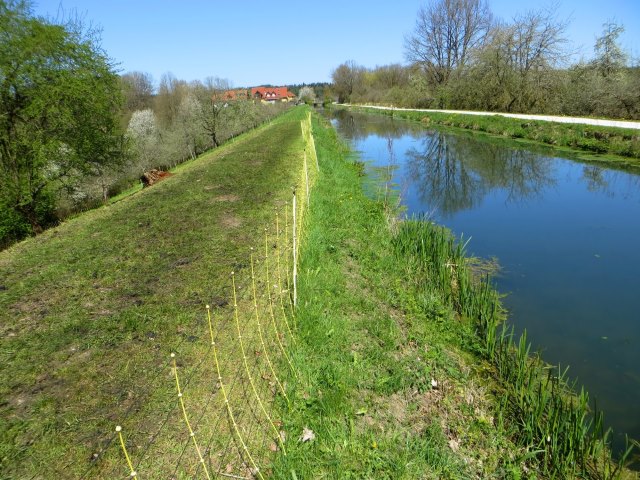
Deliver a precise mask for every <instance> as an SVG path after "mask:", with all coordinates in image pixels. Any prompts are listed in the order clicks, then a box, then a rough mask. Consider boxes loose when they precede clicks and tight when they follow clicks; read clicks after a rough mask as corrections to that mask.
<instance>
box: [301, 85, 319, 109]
mask: <svg viewBox="0 0 640 480" xmlns="http://www.w3.org/2000/svg"><path fill="white" fill-rule="evenodd" d="M298 98H299V99H300V101H301V102H304V103H307V104H310V105H313V103H314V102H315V101H316V92H315V91H314V90H313V88H312V87H307V86H304V87H302V88H301V89H300V93H298Z"/></svg>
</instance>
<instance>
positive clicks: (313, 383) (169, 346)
mask: <svg viewBox="0 0 640 480" xmlns="http://www.w3.org/2000/svg"><path fill="white" fill-rule="evenodd" d="M307 112H308V109H306V108H300V109H296V110H293V111H291V112H290V113H288V114H287V115H285V116H283V117H280V118H279V119H278V120H276V121H275V122H272V123H271V124H269V125H267V126H265V127H262V128H260V129H258V130H256V131H254V132H251V133H249V134H246V135H245V136H244V137H243V138H241V139H238V140H237V141H235V142H233V143H232V144H230V145H227V146H225V147H222V148H220V149H218V150H216V151H215V152H213V153H210V154H207V155H204V156H203V157H201V158H199V159H197V160H196V161H194V162H190V163H188V164H186V165H184V166H182V167H181V168H180V169H178V171H177V172H176V175H174V176H173V177H171V178H169V179H167V180H165V181H163V182H162V183H160V184H158V185H156V186H154V187H152V188H150V189H145V190H143V191H141V192H138V193H136V194H134V195H132V196H130V197H127V198H125V199H123V200H121V201H119V202H117V203H115V204H112V205H110V206H107V207H103V208H100V209H97V210H94V211H91V212H88V213H86V214H84V215H81V216H78V217H76V218H74V219H72V220H70V221H68V222H66V223H65V224H63V225H61V226H60V227H57V228H55V229H52V230H50V231H48V232H46V233H44V234H43V235H41V236H39V237H36V238H33V239H29V240H27V241H25V242H22V243H20V244H18V245H15V246H13V247H12V248H10V249H8V250H6V251H4V252H1V253H0V284H1V285H2V288H0V312H2V313H0V315H1V320H2V321H1V323H0V325H1V327H0V329H1V332H0V333H1V334H2V337H1V340H0V348H1V350H0V352H1V354H2V358H1V360H2V363H3V368H2V370H1V371H0V398H2V403H1V404H0V414H1V415H0V461H1V465H0V477H1V478H7V479H22V478H124V477H126V476H127V474H128V473H129V469H128V467H127V465H126V462H125V460H124V456H123V454H122V452H121V450H120V448H119V445H118V444H117V437H116V435H115V434H114V427H115V425H117V424H120V425H122V426H123V428H124V434H125V439H126V445H127V449H128V451H129V454H130V455H131V457H132V460H133V463H134V467H135V468H136V470H137V471H138V473H139V475H140V477H139V478H178V479H187V478H206V476H205V475H204V471H203V470H202V468H201V467H200V464H199V461H198V458H197V454H196V451H195V449H194V448H193V447H192V445H191V440H190V438H189V434H188V429H187V427H186V426H185V422H184V419H183V418H182V414H181V411H180V408H179V407H178V400H177V396H176V387H175V378H174V374H175V371H174V370H173V369H172V364H171V360H170V358H169V354H170V353H171V352H175V353H176V355H177V367H178V368H177V370H178V373H179V377H180V383H181V386H182V391H183V392H184V398H183V399H184V401H185V406H186V411H187V413H188V417H189V421H190V423H191V425H192V426H193V430H194V431H195V437H196V438H197V441H198V443H199V444H200V445H201V446H202V451H203V452H204V456H205V458H206V464H207V465H208V468H209V471H211V472H221V473H231V474H233V475H237V476H241V477H245V478H249V477H250V476H251V468H252V464H251V462H250V461H249V459H248V457H247V456H246V455H243V454H242V453H241V452H242V445H240V441H239V438H238V436H237V435H236V434H235V430H234V427H233V426H232V424H231V422H229V415H227V410H226V406H225V402H224V401H223V395H221V394H222V393H223V387H224V393H225V394H226V395H227V396H228V398H229V400H230V402H229V405H231V408H232V409H233V414H234V419H235V421H236V423H237V426H238V431H240V434H241V436H242V439H243V441H244V442H245V443H246V444H247V446H248V449H249V451H250V452H251V455H252V457H253V458H254V459H255V460H256V461H257V464H258V465H259V466H260V472H261V474H262V475H264V477H272V478H283V479H285V478H286V479H306V478H339V479H344V478H346V479H348V478H389V479H409V478H433V479H436V478H451V479H458V478H501V479H502V478H512V479H520V478H547V477H549V478H554V477H555V478H564V477H571V476H574V475H575V474H576V472H578V474H580V473H582V471H581V470H575V469H574V467H575V464H576V463H578V464H579V465H580V467H581V468H582V466H588V467H589V468H588V469H583V470H588V471H587V472H586V473H585V474H584V475H583V477H586V478H607V477H608V476H611V473H613V472H612V468H615V467H614V466H613V464H611V463H610V461H609V457H608V453H607V451H606V448H601V447H599V445H600V444H597V443H591V444H588V443H580V442H581V441H582V440H581V439H584V438H587V437H585V436H584V435H585V433H584V432H587V434H588V432H589V428H588V425H586V424H585V423H583V422H582V421H583V420H584V417H583V416H582V414H583V413H584V411H585V410H584V408H583V406H584V405H583V404H584V403H585V398H586V397H584V396H578V397H575V396H574V395H573V394H572V393H571V392H570V391H569V390H568V389H567V388H566V382H564V381H563V379H562V378H558V377H562V375H556V374H555V373H554V376H553V377H548V379H549V380H546V378H545V377H544V376H542V375H540V372H542V371H544V370H545V369H546V368H547V367H546V365H544V364H542V363H541V362H539V361H538V360H537V359H536V358H535V357H533V358H532V357H531V356H530V355H529V349H528V345H527V343H526V340H523V341H522V342H521V343H520V344H519V345H514V344H513V342H511V337H510V336H509V332H508V330H501V329H500V328H499V327H498V324H499V321H500V320H501V318H502V312H501V309H500V307H499V304H498V298H497V294H496V293H495V292H494V291H493V289H492V288H491V287H490V285H489V284H488V283H486V282H482V281H480V280H478V279H477V278H476V276H474V275H472V273H471V272H470V271H469V269H468V268H467V261H466V259H465V257H464V249H463V248H462V247H461V246H460V245H459V244H458V243H457V242H456V241H455V239H454V238H453V237H452V236H451V234H450V233H449V232H447V231H446V230H444V229H441V228H439V227H436V226H433V225H431V224H428V223H426V222H418V221H416V222H403V223H401V224H398V223H397V222H396V221H395V220H393V218H392V217H389V216H388V213H389V212H388V211H387V209H386V206H385V205H386V204H387V202H388V201H389V199H388V198H386V195H385V198H381V199H380V200H379V201H377V200H375V199H373V198H372V195H371V194H369V195H365V193H364V192H365V191H368V192H375V190H376V183H375V181H373V183H371V184H369V185H367V188H366V189H363V181H365V180H364V179H363V173H362V166H361V164H360V163H359V162H358V161H354V160H353V157H351V153H350V152H349V151H348V149H347V148H346V147H345V145H344V144H343V143H342V142H341V141H340V140H339V139H338V138H337V136H336V133H335V131H334V130H333V129H332V128H331V127H330V126H329V125H328V124H327V123H325V122H323V121H321V120H319V119H318V118H314V123H313V127H314V137H315V143H316V149H317V153H318V161H319V167H320V173H319V174H318V175H317V178H316V175H315V172H312V175H311V177H312V178H313V179H314V180H315V187H314V188H313V190H312V191H311V197H310V203H309V208H308V210H307V211H306V213H305V215H304V224H305V225H304V229H303V234H302V238H301V240H302V247H301V249H300V256H301V257H300V258H301V263H300V265H299V269H298V272H299V280H298V282H299V283H298V290H297V292H298V302H299V303H298V307H297V309H296V315H295V318H291V317H285V316H283V315H280V314H279V313H277V314H276V315H275V316H274V317H273V318H275V317H277V318H276V319H275V320H273V323H274V324H275V325H276V329H278V328H279V332H280V333H279V334H278V333H276V334H274V333H271V334H270V336H269V337H268V341H267V343H266V345H264V346H262V345H261V343H260V342H259V340H258V337H259V335H260V332H261V328H264V332H267V330H269V329H270V328H271V327H270V326H269V324H270V317H271V316H270V314H269V311H270V305H269V300H268V297H269V294H271V295H274V300H276V302H275V304H274V306H275V307H276V308H275V310H276V311H277V310H278V308H277V307H278V303H279V302H278V301H277V300H283V303H282V304H281V305H280V306H281V307H282V309H284V310H285V311H288V310H287V309H288V308H289V305H288V303H287V302H288V301H289V299H290V293H291V289H290V288H286V289H285V287H284V284H285V283H290V282H291V278H290V277H288V278H286V279H284V278H283V279H281V280H276V276H277V275H274V267H275V268H276V269H277V260H278V259H279V260H281V263H282V264H283V267H287V266H289V265H287V264H288V263H289V262H290V257H289V256H287V255H285V253H284V251H285V250H286V248H287V247H288V246H290V245H291V239H290V237H289V236H288V235H285V229H284V225H283V222H282V215H280V217H279V218H280V223H279V226H278V228H277V229H276V228H275V226H274V215H275V212H280V213H282V212H283V211H284V212H289V213H288V214H287V213H285V216H288V225H287V226H288V227H289V228H290V226H291V224H290V222H291V216H290V210H287V209H286V205H288V204H289V202H290V200H291V191H292V188H293V187H295V188H296V191H297V193H298V199H299V209H300V211H299V214H300V213H301V212H302V207H303V206H304V203H305V198H306V194H305V193H306V192H305V191H304V190H305V189H304V188H302V187H303V185H304V182H303V180H302V179H303V178H305V177H306V175H305V174H304V170H302V165H303V158H304V156H303V149H304V148H305V144H304V141H303V136H302V131H301V126H300V120H302V119H303V118H305V117H306V115H307ZM308 161H309V162H311V161H312V160H311V157H308ZM265 228H266V229H267V231H266V234H267V235H268V238H267V239H266V241H265V236H264V235H265V230H264V229H265ZM276 234H279V235H276ZM251 248H253V249H254V250H251ZM262 252H265V254H264V255H263V253H262ZM277 255H280V257H278V256H277ZM267 256H268V257H269V258H270V264H269V270H270V272H271V276H270V277H269V278H267V276H266V271H267V265H266V262H265V257H267ZM252 258H253V260H254V262H253V264H254V265H253V266H255V278H256V290H257V293H256V296H255V297H254V296H253V292H252V290H253V288H252V286H253V285H252V283H253V282H252V281H251V270H252V268H251V267H252V261H251V259H252ZM274 258H275V260H276V261H275V262H274ZM274 263H275V265H274ZM231 271H234V272H235V279H236V283H237V286H238V288H237V295H238V301H237V303H238V317H237V320H236V316H235V314H234V313H235V312H234V308H233V304H234V303H235V301H234V300H233V290H232V289H231V281H230V272H231ZM282 271H283V272H284V271H287V272H288V271H290V269H288V268H283V270H282ZM275 272H277V270H275ZM276 282H277V284H278V287H277V288H276V287H274V284H275V283H276ZM254 303H255V304H257V305H258V306H257V309H256V310H257V311H258V315H254V314H255V313H256V310H254ZM206 304H209V305H212V306H213V307H214V317H213V320H214V325H213V330H214V332H215V342H216V350H215V351H216V353H217V356H218V358H219V360H220V364H221V371H220V374H221V377H222V379H223V380H222V383H220V382H219V381H217V377H218V372H217V369H216V367H215V362H214V361H213V355H212V353H213V351H212V347H211V344H210V338H209V330H208V322H207V316H206V311H205V305H206ZM285 318H287V319H288V320H291V321H292V324H293V325H294V330H295V336H294V338H295V339H294V338H290V337H288V336H287V335H286V330H285V328H286V327H285V325H284V319H285ZM259 323H260V324H261V325H262V327H261V326H260V325H259ZM238 327H240V328H238ZM237 330H240V335H241V336H242V339H243V342H245V343H244V345H245V357H246V363H247V364H248V369H249V370H250V375H252V379H253V381H254V382H255V383H256V384H257V385H256V389H257V393H258V396H259V397H261V398H262V399H263V400H264V401H265V404H266V408H267V410H268V413H269V415H270V416H271V419H272V420H273V425H270V424H269V422H267V421H266V418H265V416H264V415H262V413H260V409H259V408H258V407H257V404H258V403H259V402H257V401H256V400H255V394H254V392H253V391H252V390H253V387H252V386H251V382H250V381H248V376H247V374H246V372H245V368H244V363H245V360H244V359H243V356H242V354H241V352H240V349H239V336H238V332H237ZM280 342H281V343H282V344H283V348H284V350H285V351H286V354H287V355H286V356H285V355H284V354H278V352H279V348H280V347H279V343H280ZM267 353H268V354H270V355H271V358H273V362H274V364H275V367H276V377H274V376H273V374H272V372H270V371H269V369H267V367H266V365H265V362H264V359H265V357H266V355H267ZM287 356H288V357H289V358H290V360H291V365H292V367H293V368H290V365H289V362H288V361H287ZM293 372H295V373H293ZM552 372H553V371H552ZM532 380H533V383H532ZM279 382H280V384H281V386H282V388H283V389H284V390H285V392H286V398H285V396H284V395H282V394H279V393H278V392H279V388H280V385H279ZM544 382H547V386H548V387H549V388H547V387H544V388H542V387H540V388H538V385H543V386H544V385H545V383H544ZM532 385H535V387H532ZM558 393H559V394H558ZM576 399H577V407H576V408H574V407H572V402H575V401H576ZM549 405H550V406H549ZM581 405H582V406H581ZM549 426H550V427H549ZM523 427H524V428H523ZM548 427H549V428H548ZM274 428H275V429H276V430H279V431H281V432H282V434H283V435H284V437H285V438H286V441H285V442H284V443H285V446H286V450H287V452H286V453H287V454H286V455H284V452H282V451H281V450H280V453H277V454H276V453H275V452H276V451H277V450H279V449H278V446H277V444H276V442H275V439H274V436H275V435H274V432H273V429H274ZM305 429H306V431H307V437H309V436H310V435H309V432H313V436H314V438H313V439H310V440H309V441H302V437H303V436H304V432H305ZM571 429H574V430H576V431H575V432H574V433H571ZM580 429H582V430H580ZM595 430H596V431H597V430H598V428H597V426H596V428H595ZM591 431H593V429H592V430H591ZM567 432H569V433H571V434H570V435H568V434H567ZM548 435H551V436H552V439H553V441H552V442H549V443H551V444H552V445H553V448H547V447H546V446H544V445H540V439H541V438H544V439H546V437H547V436H548ZM598 438H599V437H598ZM576 439H577V440H578V441H577V449H576V448H574V447H572V445H574V446H575V444H576ZM567 443H569V444H572V445H569V446H567ZM594 445H595V447H597V448H595V447H593V446H594ZM557 446H561V447H562V448H556V447H557ZM592 447H593V448H592ZM572 448H573V449H572ZM576 452H578V453H579V454H581V455H582V457H579V456H577V454H576ZM595 457H598V462H599V463H596V462H595ZM570 460H576V462H575V463H574V464H572V463H571V462H570ZM563 462H564V463H563Z"/></svg>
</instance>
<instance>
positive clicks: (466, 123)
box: [338, 107, 640, 168]
mask: <svg viewBox="0 0 640 480" xmlns="http://www.w3.org/2000/svg"><path fill="white" fill-rule="evenodd" d="M338 108H340V107H338ZM349 108H352V109H354V110H359V111H365V112H367V113H374V114H378V115H388V116H394V117H398V118H404V119H408V120H416V121H419V122H422V123H423V124H425V125H441V126H445V127H454V128H462V129H466V130H473V131H476V132H483V133H487V134H490V135H496V136H501V137H507V138H513V139H516V140H519V141H526V142H531V143H537V144H542V145H546V146H552V147H554V148H556V149H559V150H568V151H571V152H574V153H575V152H578V153H579V154H582V156H583V158H585V159H586V160H588V161H597V162H604V163H613V164H615V165H617V166H622V167H636V168H637V167H640V131H639V130H633V129H624V128H613V127H600V126H594V125H581V124H567V123H557V122H545V121H539V120H538V121H536V120H521V119H517V118H508V117H503V116H499V115H488V116H482V115H463V114H454V113H437V112H417V111H405V110H394V109H377V108H365V107H349Z"/></svg>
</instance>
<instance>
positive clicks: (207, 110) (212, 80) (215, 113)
mask: <svg viewBox="0 0 640 480" xmlns="http://www.w3.org/2000/svg"><path fill="white" fill-rule="evenodd" d="M229 88H230V83H229V80H227V79H224V78H218V77H207V78H206V79H205V81H204V84H202V83H200V84H197V85H196V86H195V92H196V96H197V98H198V100H199V107H200V108H199V110H198V119H199V121H200V123H201V125H202V128H204V130H205V132H207V134H208V135H209V138H211V144H212V146H213V147H214V148H215V147H217V146H218V145H220V143H221V139H220V137H221V135H220V133H221V130H222V128H223V127H224V125H225V120H224V117H225V113H228V112H227V110H226V107H227V106H228V101H227V99H225V95H224V94H225V92H226V91H228V90H229Z"/></svg>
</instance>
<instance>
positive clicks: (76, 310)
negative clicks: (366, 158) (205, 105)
mask: <svg viewBox="0 0 640 480" xmlns="http://www.w3.org/2000/svg"><path fill="white" fill-rule="evenodd" d="M304 114H305V111H304V110H301V109H296V110H293V111H291V112H289V113H288V114H286V115H284V116H283V117H281V118H279V119H278V120H277V121H275V122H273V123H271V124H269V125H268V126H265V127H261V128H260V129H258V130H256V131H254V132H251V133H249V134H247V135H245V136H244V137H243V138H242V139H238V140H236V141H234V142H233V143H231V144H229V145H227V146H224V147H221V148H219V149H217V150H215V151H214V152H212V153H209V154H206V155H204V156H202V157H201V158H199V159H198V160H197V161H194V162H190V163H189V164H188V165H184V166H182V167H181V168H180V169H178V171H177V172H176V174H175V175H174V176H173V177H171V178H169V179H167V180H165V181H163V182H161V183H160V184H158V185H157V186H154V187H151V188H149V189H145V190H143V191H141V192H138V193H137V194H135V195H132V196H130V197H128V198H125V199H123V200H121V201H119V202H117V203H114V204H112V205H110V206H107V207H103V208H99V209H97V210H93V211H90V212H87V213H85V214H83V215H80V216H78V217H76V218H74V219H71V220H69V221H67V222H65V223H64V224H62V225H61V226H59V227H56V228H54V229H51V230H49V231H47V232H45V233H44V234H42V235H40V236H38V237H36V238H32V239H28V240H26V241H24V242H22V243H20V244H17V245H15V246H13V247H11V248H9V249H8V250H6V251H3V252H1V253H0V284H1V285H2V289H0V312H1V313H0V320H1V321H0V325H1V327H0V330H1V335H2V336H1V340H0V351H1V360H2V364H3V367H2V369H1V371H0V398H2V403H1V404H0V418H1V420H0V461H1V466H0V477H2V478H15V479H18V478H45V477H47V478H54V477H55V478H81V477H82V476H83V475H84V476H85V477H84V478H118V477H122V476H125V475H126V473H127V468H126V464H125V462H124V458H123V456H122V454H121V452H120V451H119V449H118V446H117V445H116V442H114V427H115V425H116V424H121V425H122V426H123V428H124V432H125V436H126V438H127V442H128V444H129V447H130V454H131V456H132V457H133V459H134V461H135V462H136V463H137V464H138V463H139V471H140V475H141V476H142V475H144V478H169V477H170V476H171V475H182V474H183V473H181V472H184V474H185V475H187V477H190V476H191V475H192V474H193V472H194V471H195V470H193V468H194V467H193V465H197V461H195V462H194V456H195V452H192V451H191V450H190V449H188V450H185V452H186V453H185V452H183V449H184V448H185V446H186V445H188V444H189V438H188V434H187V433H186V427H185V426H184V423H183V421H182V417H181V416H180V414H179V410H177V409H176V394H175V384H174V383H173V382H174V381H173V377H172V374H171V372H172V370H171V365H170V359H169V353H170V352H172V351H175V352H176V353H177V355H178V365H179V369H180V372H181V376H182V377H183V380H182V381H184V382H186V384H188V383H189V381H190V379H191V380H193V379H197V380H198V381H197V382H192V384H191V385H190V386H189V388H188V389H187V391H186V394H185V395H186V401H187V405H189V406H190V408H191V409H192V410H191V412H192V415H193V416H194V418H193V420H192V421H193V423H194V425H197V426H199V427H200V428H199V432H198V434H199V436H200V437H201V438H203V439H208V438H211V441H210V443H211V445H212V446H213V447H216V448H217V447H219V448H224V449H227V450H228V449H229V448H230V447H229V445H233V442H232V441H231V440H232V439H231V434H230V433H229V426H228V424H227V423H228V422H227V421H226V417H225V416H224V415H223V413H224V410H223V408H224V406H223V405H222V404H221V402H220V399H219V396H217V397H215V398H214V399H213V400H212V385H215V381H212V380H213V379H214V378H216V377H217V375H216V374H215V373H214V372H213V362H212V359H211V352H210V341H209V336H208V327H207V324H206V320H205V319H206V314H205V310H204V307H205V304H211V305H213V306H214V307H215V306H217V307H216V318H217V322H218V323H217V326H216V331H217V333H218V335H219V337H220V340H219V341H218V343H219V349H220V352H219V353H220V355H221V357H222V358H223V362H224V364H225V365H226V366H225V367H223V368H224V369H225V370H224V372H225V373H223V375H224V376H225V377H230V378H229V381H230V380H231V377H233V376H234V375H235V373H234V371H235V370H233V369H237V368H239V367H238V366H239V365H240V364H241V362H240V357H239V356H238V352H237V348H236V347H237V345H236V344H234V340H233V338H234V324H233V323H232V321H231V320H230V319H231V318H232V316H231V306H230V304H231V303H232V302H230V298H231V290H230V277H229V274H230V272H231V271H232V270H234V271H236V276H237V279H238V282H239V296H240V300H241V301H239V303H241V304H243V305H245V304H248V305H250V304H251V303H252V302H251V301H250V300H249V296H250V290H249V287H248V285H249V273H248V272H249V254H250V248H251V247H253V248H255V249H256V250H257V251H260V250H258V249H260V248H262V249H264V228H265V227H269V228H270V232H269V233H270V235H272V238H273V229H274V227H273V222H274V214H275V212H276V211H280V212H282V210H283V208H284V206H285V205H286V204H288V202H290V198H291V187H292V185H293V184H295V183H296V181H297V179H298V177H299V173H298V172H299V171H300V168H301V165H302V151H303V147H304V145H303V141H302V136H301V131H300V120H301V119H302V118H303V116H304ZM259 263H263V261H262V260H259ZM262 272H264V266H263V265H262V264H259V265H257V275H258V277H259V278H260V280H259V284H260V287H259V288H262V290H260V291H261V292H262V291H264V285H265V283H264V280H263V277H262V275H263V273H262ZM264 301H265V300H264V298H263V296H262V294H261V298H260V299H259V302H261V303H264ZM240 308H241V309H244V310H242V311H241V319H242V322H243V325H247V328H248V329H249V331H250V332H254V333H252V335H254V336H255V328H252V327H251V320H249V318H251V316H250V307H249V306H241V307H240ZM259 353H260V352H256V353H255V355H254V354H253V350H251V354H252V358H253V356H255V357H257V356H258V355H259ZM200 380H201V381H200ZM225 381H227V378H225ZM240 384H243V382H240V383H239V385H240ZM241 386H242V389H240V387H238V386H236V387H235V391H234V392H232V394H231V395H232V396H233V397H234V398H237V399H241V400H238V404H237V405H238V411H237V412H236V413H237V414H238V416H239V417H241V422H245V420H244V419H246V421H247V424H250V423H251V422H249V416H248V415H249V414H250V412H249V411H248V410H247V407H245V405H246V404H247V403H248V402H247V401H246V398H245V397H246V395H247V394H246V382H244V384H243V385H241ZM231 387H232V385H231V383H230V384H229V388H231ZM243 389H244V390H243ZM214 391H215V388H214ZM207 402H211V403H210V406H209V407H207V405H209V403H207ZM205 407H207V408H208V410H207V408H205ZM243 411H246V412H245V413H244V415H243ZM219 412H223V413H222V414H220V413H219ZM205 413H206V414H205ZM220 418H223V419H224V420H220ZM200 420H201V421H200ZM254 423H255V422H254ZM249 427H250V425H247V428H249ZM196 430H198V429H197V428H196ZM249 435H250V430H247V436H249ZM259 440H260V441H262V440H263V437H262V436H260V437H259ZM256 441H257V440H256ZM254 443H255V442H254ZM255 448H256V449H257V448H260V449H262V450H261V451H259V452H257V453H255V454H256V456H258V457H260V458H265V457H267V456H270V455H272V454H271V452H268V450H267V449H266V448H265V447H264V446H263V445H260V446H259V447H258V446H255ZM231 450H233V451H234V452H235V447H233V448H231ZM221 451H222V450H221ZM225 451H226V450H225ZM216 452H217V451H216V450H214V452H213V453H212V454H211V457H213V460H212V461H218V462H223V461H225V462H226V461H228V462H230V463H232V462H231V460H225V458H229V457H228V456H229V455H230V454H226V455H227V457H220V458H219V457H217V456H216ZM235 456H236V457H237V455H235ZM232 466H233V465H232ZM222 467H223V468H224V467H225V465H222ZM189 472H191V473H189Z"/></svg>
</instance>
